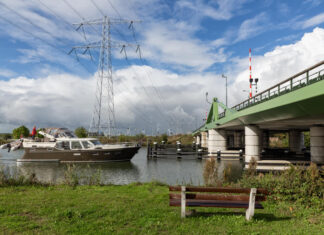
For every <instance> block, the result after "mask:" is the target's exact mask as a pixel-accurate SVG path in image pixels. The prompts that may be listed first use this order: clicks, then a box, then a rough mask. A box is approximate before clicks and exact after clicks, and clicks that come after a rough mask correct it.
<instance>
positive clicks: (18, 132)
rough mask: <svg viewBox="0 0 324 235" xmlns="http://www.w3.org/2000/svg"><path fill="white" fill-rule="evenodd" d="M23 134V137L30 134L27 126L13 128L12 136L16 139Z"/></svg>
mask: <svg viewBox="0 0 324 235" xmlns="http://www.w3.org/2000/svg"><path fill="white" fill-rule="evenodd" d="M21 135H22V136H23V137H28V136H29V129H28V128H27V127H25V126H20V127H18V128H16V129H13V131H12V137H13V138H14V139H19V138H20V136H21Z"/></svg>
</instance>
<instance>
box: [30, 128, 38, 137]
mask: <svg viewBox="0 0 324 235" xmlns="http://www.w3.org/2000/svg"><path fill="white" fill-rule="evenodd" d="M31 134H32V139H35V136H36V134H37V131H36V126H34V128H33V130H32V133H31Z"/></svg>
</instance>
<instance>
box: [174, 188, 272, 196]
mask: <svg viewBox="0 0 324 235" xmlns="http://www.w3.org/2000/svg"><path fill="white" fill-rule="evenodd" d="M169 191H177V192H179V191H181V186H169ZM250 191H251V189H250V188H215V187H186V192H214V193H245V194H249V193H250ZM257 194H264V195H268V194H269V192H268V190H266V189H263V188H258V189H257Z"/></svg>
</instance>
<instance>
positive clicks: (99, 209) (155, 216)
mask: <svg viewBox="0 0 324 235" xmlns="http://www.w3.org/2000/svg"><path fill="white" fill-rule="evenodd" d="M263 205H264V207H265V209H264V210H257V211H256V214H255V217H254V219H253V220H252V221H251V222H247V221H246V220H245V217H244V210H243V209H220V208H212V209H208V208H198V210H197V211H198V212H213V213H212V214H197V215H196V216H194V217H189V218H186V219H181V218H180V208H178V207H170V206H169V199H168V187H167V186H165V185H161V184H158V183H147V184H130V185H123V186H114V185H111V186H75V187H71V186H66V185H56V186H6V187H0V231H2V232H3V233H5V234H11V233H24V234H26V233H27V234H34V233H46V234H48V233H49V234H67V233H74V234H87V233H88V234H90V233H91V234H321V233H322V232H323V227H324V212H323V211H322V210H320V209H319V208H316V207H307V205H302V204H296V203H293V202H284V201H267V202H265V203H263ZM322 234H323V233H322Z"/></svg>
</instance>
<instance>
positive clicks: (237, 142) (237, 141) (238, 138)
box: [234, 131, 242, 148]
mask: <svg viewBox="0 0 324 235" xmlns="http://www.w3.org/2000/svg"><path fill="white" fill-rule="evenodd" d="M234 148H242V132H241V131H234Z"/></svg>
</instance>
